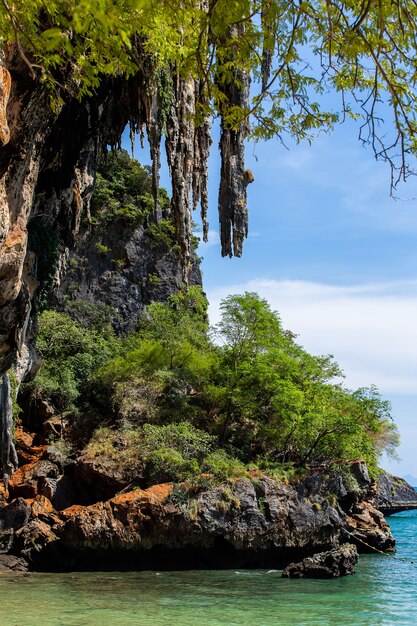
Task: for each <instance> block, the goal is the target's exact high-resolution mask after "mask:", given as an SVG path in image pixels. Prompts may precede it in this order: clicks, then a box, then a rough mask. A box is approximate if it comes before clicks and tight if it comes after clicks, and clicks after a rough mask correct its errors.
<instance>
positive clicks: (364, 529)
mask: <svg viewBox="0 0 417 626" xmlns="http://www.w3.org/2000/svg"><path fill="white" fill-rule="evenodd" d="M19 441H20V444H19V446H23V447H24V446H25V442H26V444H27V443H28V442H29V441H30V435H28V436H27V437H24V436H23V435H22V434H21V435H20V436H19ZM19 452H20V449H19ZM60 455H61V452H60V450H58V449H56V448H54V447H53V446H38V447H35V448H34V451H33V453H32V454H31V455H29V459H28V462H27V463H26V464H25V465H24V466H23V467H22V468H21V470H19V472H20V473H19V472H18V473H16V476H15V478H14V481H12V483H11V492H10V494H9V495H10V498H13V499H12V501H11V502H9V503H7V501H5V502H4V505H3V508H0V554H1V553H4V554H11V555H14V556H16V557H20V556H23V557H24V558H25V560H26V561H27V562H28V563H29V567H30V568H31V569H50V570H62V569H94V568H97V567H102V568H121V569H149V568H158V569H178V568H179V567H183V568H204V567H206V568H210V567H225V568H227V567H274V568H276V567H284V566H286V565H288V563H290V562H293V561H300V560H301V559H302V558H303V557H305V556H311V555H313V554H316V553H322V552H327V551H331V550H334V549H336V548H338V547H340V545H341V544H344V543H345V542H346V541H349V542H351V543H354V544H356V545H357V546H358V548H359V549H360V550H362V551H364V550H371V548H370V547H369V546H372V547H377V548H378V549H382V550H386V549H390V548H392V547H393V546H394V540H393V538H392V535H391V533H390V530H389V527H388V525H387V524H386V522H385V520H384V519H383V516H382V515H381V514H380V513H379V512H378V511H377V510H376V509H374V508H373V506H372V505H371V504H370V503H369V502H367V501H366V499H365V498H366V494H367V489H366V487H367V485H368V483H370V480H369V477H368V476H367V472H366V467H365V466H364V465H363V464H361V463H357V464H353V465H354V467H353V469H352V472H351V473H350V472H346V473H344V474H343V476H342V475H340V476H338V475H337V472H335V471H333V470H331V471H329V470H323V469H318V470H316V471H312V472H311V473H310V474H309V475H307V476H305V477H304V478H303V479H302V480H301V481H299V482H298V484H294V485H291V484H284V483H280V482H277V481H275V480H273V479H271V478H268V477H267V476H256V477H253V478H251V479H249V478H242V479H239V480H235V481H229V482H227V483H224V484H222V485H219V486H212V487H198V488H197V487H195V486H190V485H188V484H186V483H184V484H181V485H177V486H175V487H173V485H172V484H170V483H165V484H161V485H155V486H153V487H149V488H148V489H134V490H131V491H129V492H127V493H118V494H117V493H116V492H117V491H118V490H119V488H120V487H122V486H123V484H124V481H125V480H126V479H127V477H124V476H119V477H117V476H115V475H114V474H113V469H114V468H113V469H112V468H111V467H110V466H109V467H108V468H107V470H108V472H107V475H106V468H105V467H102V466H100V467H97V468H95V470H94V472H93V473H91V474H90V479H91V481H90V483H88V481H87V480H86V479H85V476H84V478H83V480H81V474H80V475H79V474H78V472H79V471H80V466H81V465H82V463H84V462H85V461H86V459H84V461H82V460H81V459H80V460H79V461H77V462H76V463H71V462H68V460H67V459H65V457H64V458H61V456H60ZM84 470H85V471H87V470H86V468H85V467H84ZM84 470H82V471H84ZM88 471H89V472H91V471H92V468H91V467H89V468H88ZM356 474H358V479H355V480H352V475H356ZM361 482H362V487H359V484H360V483H361ZM60 485H61V486H62V485H64V486H65V485H66V487H67V491H66V492H65V493H63V491H62V487H61V491H60ZM13 489H14V490H15V491H14V492H13ZM25 489H26V490H27V491H25ZM109 494H110V495H109ZM16 495H18V497H15V496H16ZM22 495H25V496H26V497H22ZM106 495H107V496H108V497H107V498H106ZM64 496H65V497H64ZM89 502H92V504H88V503H89ZM362 542H364V543H362ZM364 544H366V545H364ZM335 562H336V561H335ZM338 562H339V561H337V563H338ZM329 563H330V561H326V564H327V565H326V567H328V569H329V570H330V571H331V572H334V571H336V570H335V569H334V567H335V566H333V565H331V564H329ZM343 567H344V566H343V561H340V567H339V569H340V571H342V570H343ZM332 568H333V569H332ZM347 571H348V568H347V566H346V572H347ZM317 575H318V574H317ZM332 575H335V574H332Z"/></svg>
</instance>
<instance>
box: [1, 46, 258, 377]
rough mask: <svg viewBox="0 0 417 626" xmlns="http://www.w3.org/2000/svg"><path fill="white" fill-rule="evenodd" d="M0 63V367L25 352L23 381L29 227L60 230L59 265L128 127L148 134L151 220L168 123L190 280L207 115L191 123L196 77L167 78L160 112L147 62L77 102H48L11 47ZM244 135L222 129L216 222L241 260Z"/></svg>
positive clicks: (30, 290)
mask: <svg viewBox="0 0 417 626" xmlns="http://www.w3.org/2000/svg"><path fill="white" fill-rule="evenodd" d="M0 68H1V74H0V128H1V130H0V141H1V143H2V144H3V147H2V149H1V150H0V373H3V372H5V371H7V370H8V368H9V367H10V366H11V365H12V364H14V365H16V362H17V361H19V359H21V358H23V360H24V362H25V364H24V367H23V366H22V362H23V361H21V362H20V363H21V365H20V369H19V372H18V373H19V376H21V377H23V378H24V377H25V376H26V375H27V373H29V375H30V376H33V374H34V369H36V367H35V368H34V354H33V352H32V351H31V350H30V349H27V350H26V352H25V355H24V357H22V355H21V352H22V349H23V346H24V345H25V343H27V340H29V343H30V342H31V341H32V339H33V336H34V335H35V334H36V329H35V328H34V327H33V324H32V322H31V319H32V317H33V316H31V307H32V302H33V295H34V292H35V291H36V287H37V279H38V278H39V276H38V266H39V262H40V261H41V256H42V254H43V253H44V252H45V246H44V245H42V246H40V244H39V238H36V237H34V236H33V231H34V230H35V231H36V228H37V226H38V227H39V225H41V226H42V228H47V229H48V231H50V232H51V233H52V232H53V233H55V234H57V235H58V237H59V259H58V261H57V266H58V268H61V269H62V267H63V265H65V263H66V261H67V260H68V252H69V250H70V249H71V248H72V247H73V245H74V243H75V241H76V239H77V236H78V232H79V228H80V224H81V219H82V216H83V215H85V214H86V213H87V214H88V210H89V201H90V197H91V194H92V191H93V186H94V177H95V172H96V167H97V158H98V154H99V152H100V149H102V148H103V147H105V146H107V145H110V146H117V145H119V143H120V139H121V135H122V133H123V130H124V129H125V127H126V126H127V125H128V124H130V128H131V135H132V137H134V135H135V133H140V134H143V132H144V131H146V133H147V136H148V139H149V143H150V151H151V157H152V159H153V165H152V176H153V183H152V188H153V194H154V201H155V210H154V219H155V220H158V219H159V217H160V207H159V201H158V184H159V166H160V162H161V141H162V134H163V130H164V129H165V132H166V141H165V147H166V155H167V161H168V168H169V171H170V174H171V179H172V201H171V210H172V215H173V218H174V222H175V230H176V237H177V242H178V245H179V248H180V255H181V268H182V269H181V271H182V280H183V281H186V282H187V281H189V280H190V272H192V265H193V264H192V233H191V228H192V218H191V215H192V210H193V209H195V208H196V207H197V205H198V204H200V207H201V216H202V221H203V237H204V238H206V237H207V233H208V224H207V206H208V195H207V179H208V170H207V163H208V156H209V150H210V146H211V137H210V119H209V118H208V117H207V118H204V119H202V120H200V121H199V123H198V124H197V123H196V121H195V120H196V118H195V114H196V113H197V112H198V111H201V110H202V108H204V104H205V103H204V97H205V96H204V93H203V89H202V88H201V85H200V83H199V81H198V80H197V79H192V80H187V81H186V80H183V79H179V78H178V77H175V76H172V77H171V81H170V84H171V87H170V89H171V92H170V94H169V96H170V106H169V107H168V110H162V109H163V106H162V101H161V97H162V95H161V93H160V91H159V90H158V89H159V88H158V81H157V78H155V68H151V67H147V63H144V66H143V67H142V68H141V70H140V71H139V72H138V73H137V74H136V75H135V76H133V77H131V78H129V79H123V78H121V77H120V78H114V79H109V78H106V79H103V82H102V84H101V85H100V87H99V88H97V90H96V93H95V95H94V96H93V97H90V98H85V99H83V100H82V101H81V102H80V101H78V100H77V99H75V98H74V97H72V96H71V95H70V94H69V93H67V92H64V93H63V101H62V103H59V104H58V103H57V102H55V104H54V106H51V100H50V95H49V94H48V93H47V92H46V90H45V88H44V87H43V86H42V85H41V84H40V83H39V82H37V81H35V80H34V79H33V78H32V77H31V75H30V73H29V70H28V68H27V66H26V64H25V63H24V61H23V60H22V58H21V56H20V55H19V53H18V51H16V50H14V49H13V47H9V48H8V50H6V51H3V52H2V54H1V55H0ZM152 77H153V78H152ZM237 78H238V79H239V81H238V82H239V84H241V87H238V86H237V84H238V83H237V82H236V81H233V85H232V86H231V87H230V89H229V92H230V93H229V99H230V102H231V103H232V104H233V105H236V106H240V107H243V108H244V109H245V107H246V106H247V103H248V97H249V79H248V78H247V77H246V76H244V75H242V76H239V77H237ZM235 83H236V84H235ZM197 117H198V116H197ZM200 117H201V116H200ZM246 134H247V128H246V126H245V124H244V123H242V124H241V125H240V127H239V128H237V129H234V130H231V129H229V128H228V127H227V126H226V125H225V124H223V125H222V135H221V143H220V153H221V159H222V166H221V185H220V193H219V220H220V226H221V244H222V254H223V255H232V254H235V255H236V256H240V255H241V253H242V241H243V238H244V237H245V236H246V234H247V207H246V187H247V185H248V183H249V182H251V181H252V180H253V176H252V174H251V173H250V172H248V171H247V170H245V165H244V139H245V136H246ZM31 233H32V235H31ZM192 282H195V280H194V279H193V280H192ZM28 333H29V335H30V336H28Z"/></svg>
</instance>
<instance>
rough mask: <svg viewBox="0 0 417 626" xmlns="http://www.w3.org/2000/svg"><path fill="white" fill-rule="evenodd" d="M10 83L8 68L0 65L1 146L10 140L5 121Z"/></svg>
mask: <svg viewBox="0 0 417 626" xmlns="http://www.w3.org/2000/svg"><path fill="white" fill-rule="evenodd" d="M11 85H12V79H11V76H10V72H9V70H7V69H6V68H5V67H3V66H1V65H0V141H1V143H2V144H3V146H4V145H5V144H6V143H9V141H10V129H9V125H8V123H7V103H8V101H9V96H10V88H11Z"/></svg>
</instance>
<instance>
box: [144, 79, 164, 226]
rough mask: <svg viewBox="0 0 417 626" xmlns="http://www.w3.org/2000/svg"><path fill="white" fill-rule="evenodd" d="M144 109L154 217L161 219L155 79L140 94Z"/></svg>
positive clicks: (158, 101) (159, 131)
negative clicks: (150, 166)
mask: <svg viewBox="0 0 417 626" xmlns="http://www.w3.org/2000/svg"><path fill="white" fill-rule="evenodd" d="M142 99H143V103H144V106H145V111H146V132H147V135H148V141H149V146H150V150H151V160H152V196H153V201H154V207H155V209H154V219H155V220H156V221H157V222H158V221H159V220H160V219H161V208H160V205H159V171H160V169H161V137H162V126H161V97H160V94H159V90H158V86H157V84H156V83H155V81H153V82H151V84H150V85H148V87H147V92H146V94H145V95H144V96H142Z"/></svg>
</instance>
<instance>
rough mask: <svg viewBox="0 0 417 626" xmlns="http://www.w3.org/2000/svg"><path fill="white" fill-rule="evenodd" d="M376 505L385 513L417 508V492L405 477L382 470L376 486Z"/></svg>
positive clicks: (389, 513)
mask: <svg viewBox="0 0 417 626" xmlns="http://www.w3.org/2000/svg"><path fill="white" fill-rule="evenodd" d="M374 505H375V506H376V507H377V508H378V509H379V510H381V511H382V512H383V513H384V515H392V514H394V513H399V512H400V511H407V510H412V509H417V492H416V491H415V489H414V487H412V486H411V485H409V484H408V483H407V481H405V480H404V479H403V478H398V476H392V474H388V472H383V471H381V473H380V475H379V476H378V480H377V482H376V486H375V498H374Z"/></svg>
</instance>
